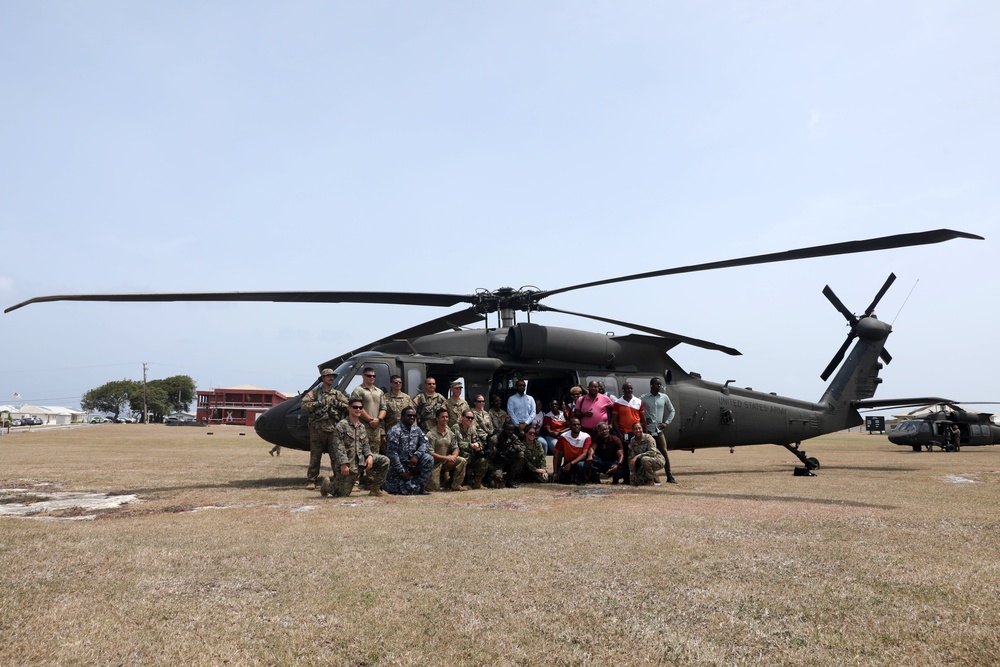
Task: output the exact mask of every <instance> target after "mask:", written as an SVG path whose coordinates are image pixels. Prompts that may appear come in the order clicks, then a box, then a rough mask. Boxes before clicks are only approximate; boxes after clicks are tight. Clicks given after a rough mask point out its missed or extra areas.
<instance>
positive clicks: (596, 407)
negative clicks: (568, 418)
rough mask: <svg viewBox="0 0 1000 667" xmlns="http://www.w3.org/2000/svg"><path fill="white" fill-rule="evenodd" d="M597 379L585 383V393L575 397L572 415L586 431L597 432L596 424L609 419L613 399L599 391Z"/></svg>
mask: <svg viewBox="0 0 1000 667" xmlns="http://www.w3.org/2000/svg"><path fill="white" fill-rule="evenodd" d="M599 388H600V385H598V384H597V380H591V381H590V382H589V383H588V384H587V395H586V396H581V397H580V398H578V399H577V401H576V405H575V406H574V410H573V416H574V417H576V418H578V419H579V420H580V427H581V428H582V429H583V430H584V431H586V432H587V433H590V434H593V433H597V425H598V424H600V423H602V422H610V421H611V406H612V405H614V401H612V400H611V399H610V398H608V397H607V396H605V395H604V394H602V393H600V392H599V391H598V389H599Z"/></svg>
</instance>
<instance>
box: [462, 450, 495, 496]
mask: <svg viewBox="0 0 1000 667" xmlns="http://www.w3.org/2000/svg"><path fill="white" fill-rule="evenodd" d="M466 461H467V463H466V466H465V480H466V481H467V482H469V485H470V486H471V487H472V488H473V489H478V488H480V487H481V486H482V485H483V478H484V477H486V470H487V469H488V468H489V466H490V462H489V461H487V460H486V457H485V456H482V455H478V456H472V457H467V458H466Z"/></svg>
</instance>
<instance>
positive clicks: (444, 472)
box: [427, 456, 468, 491]
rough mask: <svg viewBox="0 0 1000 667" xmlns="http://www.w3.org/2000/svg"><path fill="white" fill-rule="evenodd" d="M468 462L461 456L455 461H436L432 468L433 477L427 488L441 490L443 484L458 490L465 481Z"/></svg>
mask: <svg viewBox="0 0 1000 667" xmlns="http://www.w3.org/2000/svg"><path fill="white" fill-rule="evenodd" d="M467 465H468V462H467V461H466V460H465V458H463V457H461V456H459V457H458V458H457V459H456V461H455V462H454V463H445V462H444V461H435V462H434V468H433V469H432V470H431V478H430V479H429V480H428V481H427V489H428V490H430V491H440V490H441V487H442V485H444V486H450V487H451V490H452V491H456V490H458V488H459V487H460V486H462V483H463V482H464V481H465V468H466V466H467Z"/></svg>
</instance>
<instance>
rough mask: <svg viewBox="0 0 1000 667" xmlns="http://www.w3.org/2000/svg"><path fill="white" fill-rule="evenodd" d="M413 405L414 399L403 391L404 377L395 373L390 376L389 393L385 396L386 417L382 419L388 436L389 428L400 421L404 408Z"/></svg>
mask: <svg viewBox="0 0 1000 667" xmlns="http://www.w3.org/2000/svg"><path fill="white" fill-rule="evenodd" d="M413 407H414V405H413V399H412V398H410V397H409V396H408V395H407V394H405V393H403V378H401V377H400V376H398V375H393V376H392V377H391V378H389V393H388V394H386V397H385V419H384V420H383V421H382V427H383V428H384V429H385V433H386V437H388V435H389V429H391V428H392V427H393V426H395V425H396V424H398V423H399V418H400V417H401V416H402V414H403V409H404V408H413ZM414 409H416V408H414Z"/></svg>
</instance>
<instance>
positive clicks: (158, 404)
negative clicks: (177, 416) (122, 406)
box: [129, 382, 174, 423]
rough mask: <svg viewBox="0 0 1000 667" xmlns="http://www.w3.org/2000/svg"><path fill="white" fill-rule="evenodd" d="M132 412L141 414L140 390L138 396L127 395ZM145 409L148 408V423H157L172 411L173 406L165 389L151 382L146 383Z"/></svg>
mask: <svg viewBox="0 0 1000 667" xmlns="http://www.w3.org/2000/svg"><path fill="white" fill-rule="evenodd" d="M129 402H130V403H131V404H132V412H138V413H139V414H142V392H141V391H140V392H139V395H138V396H129ZM146 409H147V410H149V421H150V423H154V422H155V423H159V422H161V421H163V418H164V417H166V416H167V415H169V414H170V413H171V412H173V411H174V406H173V404H172V403H171V401H170V397H169V396H168V395H167V392H166V390H165V389H164V388H163V387H161V386H159V385H157V384H154V383H153V382H149V383H147V384H146Z"/></svg>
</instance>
